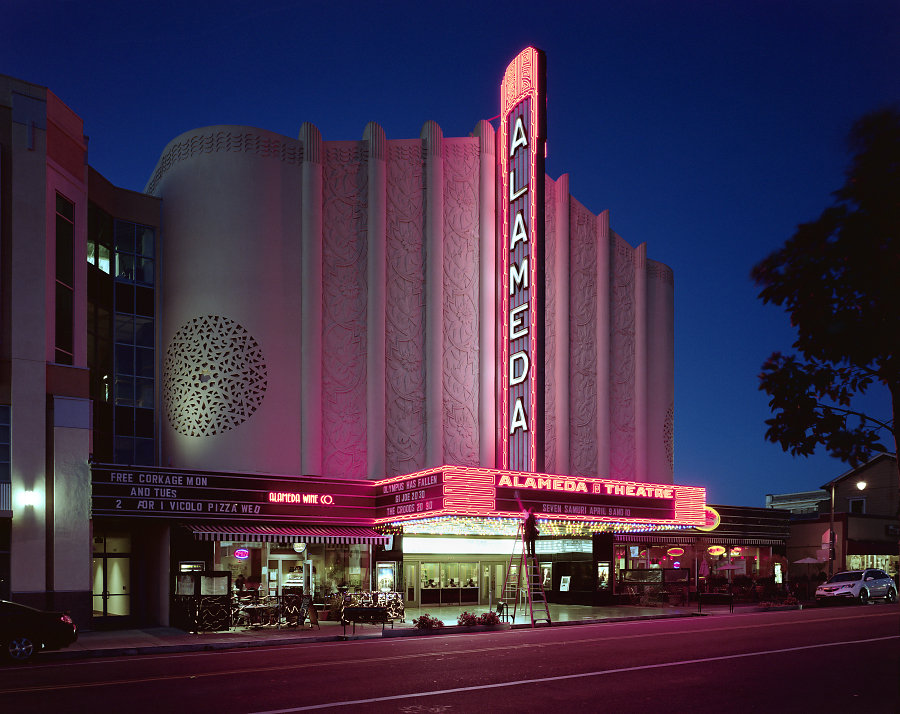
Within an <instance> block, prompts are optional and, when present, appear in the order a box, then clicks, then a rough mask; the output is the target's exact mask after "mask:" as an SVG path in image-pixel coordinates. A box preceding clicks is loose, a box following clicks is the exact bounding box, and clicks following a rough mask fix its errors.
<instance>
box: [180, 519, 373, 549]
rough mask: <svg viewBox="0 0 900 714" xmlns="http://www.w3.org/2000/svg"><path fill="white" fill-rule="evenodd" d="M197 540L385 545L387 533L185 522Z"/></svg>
mask: <svg viewBox="0 0 900 714" xmlns="http://www.w3.org/2000/svg"><path fill="white" fill-rule="evenodd" d="M185 528H187V529H188V530H189V531H191V533H193V534H194V538H196V539H197V540H244V541H250V542H253V543H281V542H290V541H302V542H304V543H370V544H372V545H384V544H386V543H387V541H388V536H386V535H383V534H381V533H379V532H378V531H376V530H373V529H372V528H363V527H360V526H239V525H222V524H219V523H210V524H205V523H191V524H187V525H185Z"/></svg>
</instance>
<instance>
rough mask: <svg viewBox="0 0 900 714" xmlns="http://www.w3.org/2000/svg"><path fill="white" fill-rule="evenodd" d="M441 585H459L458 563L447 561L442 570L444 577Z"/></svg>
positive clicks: (451, 586) (449, 586)
mask: <svg viewBox="0 0 900 714" xmlns="http://www.w3.org/2000/svg"><path fill="white" fill-rule="evenodd" d="M441 587H445V588H458V587H459V563H447V565H446V566H445V570H444V578H443V582H442V583H441Z"/></svg>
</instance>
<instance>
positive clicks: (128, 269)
mask: <svg viewBox="0 0 900 714" xmlns="http://www.w3.org/2000/svg"><path fill="white" fill-rule="evenodd" d="M116 278H117V279H119V280H134V256H133V255H130V254H128V253H119V252H118V251H117V252H116Z"/></svg>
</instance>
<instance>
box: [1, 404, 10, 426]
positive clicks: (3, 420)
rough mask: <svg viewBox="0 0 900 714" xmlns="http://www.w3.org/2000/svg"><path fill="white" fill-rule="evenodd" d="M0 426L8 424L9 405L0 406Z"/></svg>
mask: <svg viewBox="0 0 900 714" xmlns="http://www.w3.org/2000/svg"><path fill="white" fill-rule="evenodd" d="M0 424H9V405H8V404H4V405H2V406H0Z"/></svg>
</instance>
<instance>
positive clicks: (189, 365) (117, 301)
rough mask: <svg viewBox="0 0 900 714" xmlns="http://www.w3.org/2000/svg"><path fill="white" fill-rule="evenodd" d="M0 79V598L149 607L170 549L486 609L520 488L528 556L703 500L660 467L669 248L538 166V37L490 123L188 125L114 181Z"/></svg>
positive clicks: (172, 562) (215, 565) (265, 581)
mask: <svg viewBox="0 0 900 714" xmlns="http://www.w3.org/2000/svg"><path fill="white" fill-rule="evenodd" d="M2 80H3V91H2V95H0V96H2V97H3V100H2V106H0V110H2V113H0V119H2V120H3V123H2V127H0V129H2V132H3V133H2V134H0V141H2V150H3V163H2V166H3V170H4V174H3V179H4V180H3V181H2V182H0V186H2V191H3V194H2V195H3V199H2V200H3V204H2V206H3V207H4V210H3V212H2V216H3V218H2V220H3V223H2V227H3V234H2V236H3V255H4V257H6V256H7V255H9V256H11V258H12V260H7V259H4V261H3V271H4V272H3V310H4V315H9V314H10V313H12V314H19V313H18V310H19V306H20V305H25V304H27V305H28V306H29V310H30V311H31V312H30V313H29V315H28V319H25V318H24V317H23V319H22V320H19V321H14V322H13V323H12V325H11V327H7V325H10V323H9V321H7V320H5V319H4V322H3V324H4V340H3V354H2V359H3V365H4V373H3V383H2V384H3V388H4V394H3V399H2V400H0V401H2V402H4V404H5V406H4V407H3V409H4V411H2V412H0V416H2V417H3V418H4V419H7V423H8V424H11V425H12V429H11V431H10V432H9V433H11V434H12V436H11V437H9V438H10V440H11V448H10V449H9V450H8V453H9V454H10V455H11V457H10V461H9V462H8V463H9V464H10V466H9V475H8V476H7V477H6V478H7V480H8V484H7V486H6V490H5V491H2V490H0V522H2V525H4V526H5V528H6V530H5V531H0V534H2V533H4V532H5V533H7V534H8V535H6V536H5V540H0V568H2V566H3V560H2V557H3V552H2V551H3V548H4V546H5V547H6V549H7V552H9V553H10V557H11V565H10V566H8V567H7V571H6V572H7V574H8V575H7V576H6V577H7V580H8V583H9V584H8V592H9V593H11V594H12V595H13V596H14V597H15V598H16V599H20V600H23V601H24V600H30V601H31V602H34V603H36V604H42V605H50V604H53V605H57V604H59V603H63V602H64V603H65V604H67V605H69V606H70V607H75V608H80V611H81V612H83V613H85V617H88V618H90V617H92V616H93V617H94V618H95V621H96V622H100V621H101V620H103V619H110V620H113V621H115V620H117V618H119V619H121V622H123V623H124V622H126V621H141V622H163V623H164V622H168V621H170V620H171V616H170V603H171V596H172V594H173V587H174V585H173V583H174V582H175V577H176V575H177V573H179V572H182V571H184V572H189V569H190V568H192V567H196V568H201V569H205V570H209V571H225V572H228V573H231V574H232V575H234V576H236V575H237V574H239V573H240V574H244V575H245V578H248V579H251V580H252V581H253V580H255V582H254V584H255V585H256V586H257V587H259V588H260V589H263V590H267V591H270V592H272V593H278V592H279V591H280V589H281V588H282V587H284V586H285V584H287V583H288V581H292V584H295V585H300V586H302V587H304V588H305V589H306V590H307V591H312V592H315V593H316V594H319V593H320V592H325V591H328V590H329V589H330V588H340V587H350V588H354V587H356V588H361V589H365V588H376V589H380V588H381V587H383V586H384V587H388V586H389V587H390V588H391V589H396V590H397V591H398V592H401V593H402V594H403V595H404V597H405V598H406V599H407V600H408V601H409V602H410V603H411V604H417V603H424V604H432V603H435V604H437V603H441V602H445V601H446V602H477V603H481V604H488V603H490V602H491V601H492V600H496V593H497V583H498V581H502V577H503V573H504V571H503V569H504V568H505V567H506V564H507V562H508V560H509V554H510V549H511V542H512V538H513V536H514V535H515V533H516V526H517V524H518V522H519V521H520V520H521V514H522V509H523V508H527V507H533V508H534V509H535V510H536V512H537V515H538V519H539V527H540V528H541V534H542V537H541V542H540V545H541V550H542V552H544V553H546V554H547V555H548V559H549V560H548V562H550V561H552V558H553V557H556V556H561V554H563V553H565V552H566V551H567V549H571V548H572V547H573V546H572V543H573V542H574V541H575V540H578V541H579V542H580V545H579V546H578V547H583V545H584V543H585V542H587V541H591V542H593V541H594V540H596V538H595V535H596V534H602V533H607V534H613V533H615V532H635V531H636V530H640V531H652V530H655V529H662V528H665V529H669V530H671V529H676V530H677V529H680V528H687V527H690V526H692V525H702V523H703V519H704V499H705V495H704V490H703V489H702V488H698V487H688V486H679V485H674V484H673V424H674V386H673V368H674V311H673V293H674V282H673V276H672V271H671V270H670V269H669V268H668V267H667V266H665V265H663V264H662V263H659V262H656V261H654V260H651V259H649V258H648V257H647V247H646V244H644V243H642V244H640V245H638V246H637V247H634V246H632V244H630V243H629V242H627V241H626V240H625V239H624V238H623V237H621V236H619V235H618V234H617V233H616V232H615V231H614V230H613V229H612V228H611V227H610V221H609V214H608V212H603V213H600V214H599V215H597V214H594V213H592V212H591V211H589V210H588V209H587V208H585V207H584V205H583V204H581V203H580V202H579V201H578V200H577V199H575V198H574V197H573V196H572V195H571V193H570V190H569V181H568V176H566V175H562V176H559V177H557V178H552V177H550V176H547V175H546V174H545V172H544V167H543V159H544V154H545V143H544V142H545V139H546V120H545V118H544V113H545V105H546V99H545V94H544V92H545V82H546V79H545V70H544V58H543V54H542V53H540V52H538V51H536V50H534V49H532V48H528V49H527V50H525V51H523V53H522V54H520V55H519V56H518V57H517V58H516V59H515V60H514V61H513V62H512V63H511V64H510V67H509V69H508V70H507V72H506V75H505V76H504V77H503V78H502V82H501V101H500V104H501V119H500V126H499V128H498V129H495V127H494V126H493V125H492V124H491V123H490V122H488V121H479V122H477V123H476V124H475V126H474V129H473V131H472V134H471V135H470V136H465V137H444V136H443V132H442V130H441V128H440V126H439V125H438V124H436V123H435V122H432V121H428V122H426V123H425V124H424V126H423V128H422V132H421V134H420V136H418V137H415V138H409V139H389V138H387V137H386V136H385V132H384V131H383V129H382V128H381V127H380V126H378V124H376V123H374V122H373V123H370V124H368V125H367V126H366V127H364V129H363V131H362V136H361V138H360V139H358V140H339V141H331V140H325V139H323V137H322V135H321V133H320V131H319V129H318V128H317V127H315V126H313V125H311V124H308V123H306V124H302V125H301V126H300V129H299V132H298V136H297V138H292V137H287V136H282V135H279V134H275V133H273V132H269V131H266V130H264V129H257V128H253V127H246V126H211V127H204V128H200V129H196V130H193V131H189V132H186V133H185V134H182V135H180V136H178V137H175V138H174V139H173V140H172V141H171V142H170V143H169V144H168V145H167V146H166V147H164V148H163V149H162V152H161V155H160V159H159V161H158V163H157V165H156V167H155V168H154V169H153V170H152V172H150V178H149V180H148V183H147V185H146V187H145V192H144V193H143V194H139V193H135V192H130V191H125V190H122V189H118V188H116V187H113V186H111V185H110V184H109V183H108V182H107V181H105V179H103V178H102V177H101V176H100V175H99V174H97V173H96V172H95V171H93V170H92V169H90V168H89V167H88V166H87V164H86V161H85V147H86V140H85V139H84V137H83V134H82V128H81V121H80V119H78V118H77V116H76V115H75V114H74V113H73V112H72V111H71V110H69V109H68V108H67V107H65V106H64V105H63V104H62V103H61V102H59V100H58V99H56V98H55V97H54V95H53V94H52V93H51V92H49V91H48V90H46V89H43V88H39V87H34V85H29V84H27V83H25V82H21V81H19V80H13V79H11V78H2ZM488 81H492V82H493V81H495V80H494V79H490V78H489V79H488ZM42 112H43V114H42ZM57 115H59V116H60V117H62V118H54V117H56V116H57ZM57 126H59V127H62V129H64V131H62V129H61V130H60V131H57V129H56V128H54V127H57ZM60 133H62V134H65V136H66V137H67V139H66V143H65V146H64V147H62V148H61V145H60V144H59V143H58V140H57V139H55V138H54V137H56V136H57V134H60ZM55 142H56V143H55ZM45 147H46V148H45ZM60 157H62V158H60ZM23 167H25V168H23ZM29 172H31V173H29ZM32 174H33V175H32ZM60 177H61V178H60ZM32 189H33V191H32V192H29V191H30V190H32ZM38 189H39V190H38ZM26 194H27V196H26ZM26 198H27V200H26ZM66 202H68V203H66ZM26 219H27V221H30V223H27V224H26ZM69 225H71V226H72V228H68V227H67V226H69ZM67 231H68V232H67ZM69 234H71V236H72V237H71V240H70V239H69V238H68V237H67V236H68V235H69ZM33 236H38V237H39V240H33V239H32V238H33ZM70 243H71V245H70ZM69 260H71V262H72V266H73V267H72V268H71V270H69V268H68V267H67V266H68V262H69ZM25 270H27V274H28V275H29V276H30V279H29V280H26V278H25V277H24V276H25V275H26V273H25V272H22V271H25ZM60 271H62V272H60ZM67 271H68V272H67ZM69 273H71V276H70V275H69ZM67 280H69V281H70V282H71V283H72V285H69V283H68V282H66V281H67ZM70 305H71V307H70ZM70 312H71V330H70V331H71V337H69V336H68V335H69V328H68V327H65V326H68V325H69V322H65V326H64V327H60V324H61V322H60V320H61V318H60V315H63V316H66V320H69V317H68V316H69V314H70ZM22 314H23V315H24V314H25V313H22ZM26 347H27V350H28V351H27V354H26V352H25V350H26ZM35 365H40V369H38V368H37V367H36V366H35ZM23 370H28V371H27V374H26V376H25V377H24V378H18V377H17V375H19V374H21V373H22V371H23ZM64 377H65V378H64ZM26 392H27V393H26ZM26 429H27V430H29V432H28V433H31V434H34V433H37V434H47V435H48V438H47V439H34V438H31V439H30V442H29V441H26V438H25V437H24V436H22V437H21V439H20V435H23V434H24V433H25V431H26ZM13 437H15V438H13ZM50 437H52V438H50ZM20 441H21V445H20ZM26 456H27V458H26ZM2 480H3V474H0V482H2ZM2 485H3V484H2V483H0V486H2ZM4 493H5V494H6V496H5V498H6V499H7V500H6V501H5V502H4V501H2V498H4V496H3V494H4ZM23 494H28V495H27V497H26V496H25V495H23ZM4 504H5V506H4ZM54 534H56V535H54ZM89 545H91V549H90V550H89V549H88V546H89ZM603 547H604V548H606V546H603ZM612 547H613V546H612V540H611V539H610V540H609V541H608V549H609V557H610V558H611V557H612V550H611V549H612ZM551 556H552V557H551ZM561 559H562V560H564V559H565V558H562V557H561ZM91 562H92V563H93V565H91ZM35 563H46V564H47V568H35V567H33V566H34V564H35ZM73 563H74V564H75V566H74V567H72V564H73ZM80 563H83V567H82V566H81V565H79V564H80ZM29 566H30V567H29ZM62 570H66V572H72V573H74V574H73V575H72V576H71V577H70V578H69V576H66V578H68V580H67V579H63V580H60V579H54V578H51V577H48V575H44V574H43V573H44V572H45V571H46V573H47V574H50V573H54V572H57V571H59V572H61V571H62ZM28 572H30V573H38V574H31V575H29V574H26V573H28ZM0 577H3V573H2V572H0ZM59 577H60V578H62V575H60V576H59ZM388 579H390V581H391V582H390V583H388ZM69 580H71V582H69ZM298 581H300V582H298ZM63 591H65V593H67V594H66V595H65V596H63V595H62V592H63ZM436 591H437V592H436ZM445 591H446V592H445ZM72 603H75V604H72Z"/></svg>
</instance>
